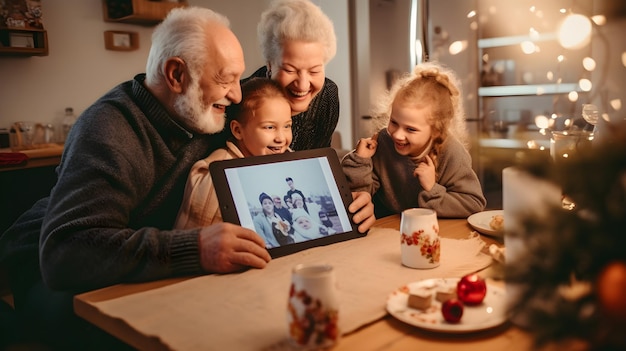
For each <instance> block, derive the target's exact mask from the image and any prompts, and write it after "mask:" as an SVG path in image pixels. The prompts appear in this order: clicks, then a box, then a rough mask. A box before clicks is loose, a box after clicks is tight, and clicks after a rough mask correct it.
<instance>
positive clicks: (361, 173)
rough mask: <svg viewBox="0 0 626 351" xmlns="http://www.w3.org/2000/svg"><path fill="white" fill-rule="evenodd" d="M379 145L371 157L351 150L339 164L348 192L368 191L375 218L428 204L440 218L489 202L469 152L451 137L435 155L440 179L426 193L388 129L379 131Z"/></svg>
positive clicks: (456, 215) (474, 209)
mask: <svg viewBox="0 0 626 351" xmlns="http://www.w3.org/2000/svg"><path fill="white" fill-rule="evenodd" d="M377 141H378V147H377V149H376V153H375V154H374V156H373V157H372V158H364V157H360V156H358V155H357V154H356V151H355V150H353V151H351V152H350V153H348V154H347V155H346V156H345V157H344V158H343V159H342V162H341V165H342V168H343V171H344V173H345V174H346V178H347V179H348V183H349V184H350V188H351V190H352V191H366V192H368V193H370V194H371V195H372V202H374V206H375V214H376V217H377V218H380V217H382V216H387V215H390V214H395V213H401V212H402V211H403V210H405V209H408V208H415V207H421V208H430V209H433V210H435V211H436V212H437V216H438V217H445V218H465V217H467V216H469V215H471V214H473V213H476V212H480V211H482V210H483V209H484V208H485V205H486V204H487V201H486V200H485V197H484V195H483V192H482V188H481V186H480V182H479V180H478V177H477V176H476V173H475V172H474V170H473V169H472V160H471V156H470V154H469V152H468V151H467V150H466V149H465V148H464V147H463V145H462V144H461V143H460V142H459V141H458V140H456V139H455V138H454V137H449V138H448V139H446V141H445V142H444V144H443V149H442V152H441V154H440V156H439V165H438V167H437V170H436V171H437V173H438V174H439V177H438V179H437V181H436V183H435V185H434V186H433V188H432V189H431V190H430V191H426V190H424V189H423V188H422V186H421V185H420V183H419V179H418V178H416V177H415V176H414V175H413V171H414V170H415V167H416V166H415V163H414V162H413V161H412V160H411V158H410V157H408V156H402V155H399V154H398V153H397V152H396V151H395V149H394V146H393V140H392V139H391V136H390V135H389V133H388V132H387V130H386V129H381V130H380V131H379V133H378V139H377Z"/></svg>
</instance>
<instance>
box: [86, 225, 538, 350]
mask: <svg viewBox="0 0 626 351" xmlns="http://www.w3.org/2000/svg"><path fill="white" fill-rule="evenodd" d="M399 223H400V217H399V216H398V215H395V216H390V217H386V218H382V219H379V220H378V221H377V222H376V224H375V226H376V227H384V228H393V229H398V228H399ZM439 225H440V233H441V235H442V237H448V238H458V239H461V238H465V237H466V236H467V234H468V232H469V231H470V230H471V228H470V227H469V225H468V224H467V221H466V220H464V219H462V220H461V219H457V220H445V219H440V220H439ZM483 239H484V240H485V241H486V242H487V244H491V243H496V244H498V245H502V241H501V239H494V238H491V237H486V236H485V237H483ZM185 279H188V278H177V279H167V280H161V281H154V282H148V283H141V284H123V285H116V286H112V287H107V288H103V289H100V290H96V291H91V292H87V293H84V294H81V295H77V296H76V297H75V299H74V310H75V312H76V314H78V315H79V316H80V317H82V318H84V319H86V320H88V321H89V322H91V323H93V324H94V325H96V326H98V327H99V328H101V329H103V330H106V331H107V332H109V333H110V334H112V335H114V336H116V337H117V338H119V339H121V340H122V341H124V342H126V343H128V344H130V345H132V346H134V347H136V348H138V349H145V350H148V349H149V350H163V349H168V348H167V345H164V344H162V343H160V341H159V340H158V338H154V337H150V336H147V335H143V334H142V333H140V332H138V331H136V330H134V329H133V328H131V327H130V326H129V325H128V324H126V323H125V322H124V321H122V320H120V319H116V318H111V317H110V316H107V315H105V314H103V313H101V312H100V311H99V310H98V308H97V307H96V306H95V305H94V304H95V303H97V302H100V301H107V300H111V299H115V298H118V297H123V296H127V295H130V294H134V293H138V292H144V291H148V290H151V289H156V288H159V287H163V286H167V285H171V284H176V283H178V282H181V281H184V280H185ZM470 349H471V350H507V351H515V350H532V349H533V347H532V339H531V338H530V336H529V335H528V334H527V333H526V332H524V331H522V330H520V329H519V328H517V327H515V326H512V325H510V324H508V323H507V324H504V325H502V326H500V327H496V328H494V329H490V330H486V331H480V332H475V333H469V334H442V333H434V332H428V331H424V330H422V329H419V328H416V327H414V326H411V325H408V324H405V323H403V322H400V321H398V320H396V319H395V318H394V317H392V316H391V315H386V316H385V317H384V318H382V319H380V320H377V321H375V322H373V323H371V324H369V325H366V326H364V327H361V328H359V329H357V330H356V331H354V332H351V333H349V334H347V335H344V336H342V339H341V341H340V343H339V344H338V345H337V346H336V347H335V348H334V349H333V350H470Z"/></svg>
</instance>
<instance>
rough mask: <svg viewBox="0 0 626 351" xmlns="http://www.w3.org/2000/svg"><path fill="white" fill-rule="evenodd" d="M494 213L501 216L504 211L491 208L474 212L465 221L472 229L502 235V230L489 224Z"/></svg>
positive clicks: (487, 233)
mask: <svg viewBox="0 0 626 351" xmlns="http://www.w3.org/2000/svg"><path fill="white" fill-rule="evenodd" d="M495 215H501V216H502V215H504V211H502V210H493V211H483V212H478V213H474V214H473V215H471V216H469V217H467V221H468V222H469V224H470V225H471V226H472V228H474V230H477V231H479V232H481V233H483V234H486V235H493V236H498V237H502V235H503V234H504V231H503V230H494V229H493V228H491V227H490V226H489V222H491V218H493V216H495Z"/></svg>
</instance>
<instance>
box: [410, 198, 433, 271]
mask: <svg viewBox="0 0 626 351" xmlns="http://www.w3.org/2000/svg"><path fill="white" fill-rule="evenodd" d="M400 236H401V238H400V254H401V256H402V264H403V265H405V266H407V267H411V268H419V269H428V268H435V267H437V266H439V259H440V254H441V244H440V241H439V222H438V221H437V212H435V211H433V210H430V209H426V208H411V209H408V210H404V211H402V217H401V220H400Z"/></svg>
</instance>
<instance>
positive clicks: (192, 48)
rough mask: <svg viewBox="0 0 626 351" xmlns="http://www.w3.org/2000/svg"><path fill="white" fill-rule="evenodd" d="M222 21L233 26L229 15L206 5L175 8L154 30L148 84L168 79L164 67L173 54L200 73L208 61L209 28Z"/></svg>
mask: <svg viewBox="0 0 626 351" xmlns="http://www.w3.org/2000/svg"><path fill="white" fill-rule="evenodd" d="M211 24H220V25H223V26H226V27H230V22H229V21H228V18H226V17H225V16H224V15H221V14H219V13H217V12H215V11H212V10H210V9H207V8H202V7H194V6H190V7H183V8H174V9H172V10H171V11H170V12H169V13H168V15H167V16H166V17H165V19H164V20H163V22H161V23H160V24H159V25H158V26H157V27H156V28H155V30H154V32H153V33H152V46H151V47H150V53H149V54H148V61H147V63H146V83H148V84H150V85H152V84H157V83H159V82H161V81H162V80H163V79H164V75H165V72H164V71H163V67H164V64H165V62H166V61H167V60H168V59H169V58H172V57H180V58H181V59H183V60H184V61H185V64H186V65H187V66H188V67H189V69H190V70H191V74H192V76H194V75H195V76H197V75H198V72H199V71H200V70H201V67H203V66H204V65H205V63H206V60H208V57H207V46H206V45H207V40H206V37H207V35H209V33H207V27H208V26H209V25H211Z"/></svg>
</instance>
